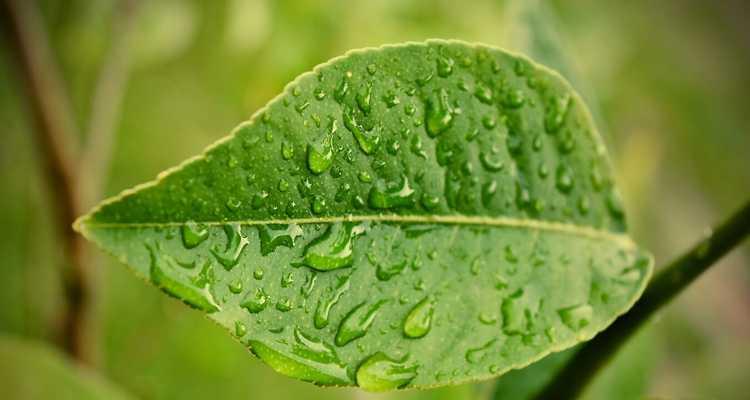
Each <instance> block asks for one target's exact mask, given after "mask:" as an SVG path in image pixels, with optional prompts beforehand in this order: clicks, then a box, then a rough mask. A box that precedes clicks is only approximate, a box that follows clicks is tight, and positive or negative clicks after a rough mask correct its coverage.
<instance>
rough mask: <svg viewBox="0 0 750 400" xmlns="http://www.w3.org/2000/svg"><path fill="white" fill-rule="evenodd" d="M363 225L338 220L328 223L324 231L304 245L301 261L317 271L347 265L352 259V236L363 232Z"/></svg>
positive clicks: (349, 264)
mask: <svg viewBox="0 0 750 400" xmlns="http://www.w3.org/2000/svg"><path fill="white" fill-rule="evenodd" d="M364 230H365V227H364V225H355V224H354V223H351V222H338V223H334V224H330V225H328V228H327V229H326V230H325V232H324V233H323V234H322V235H320V236H318V237H317V238H316V239H315V240H313V241H312V242H310V244H308V245H307V247H305V251H304V258H303V260H302V263H303V264H305V265H307V266H308V267H310V268H313V269H316V270H318V271H330V270H333V269H338V268H344V267H349V266H351V265H352V262H353V261H354V257H353V255H352V245H353V241H354V237H355V236H357V235H360V234H362V233H363V232H364Z"/></svg>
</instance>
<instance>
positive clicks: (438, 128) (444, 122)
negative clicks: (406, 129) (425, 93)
mask: <svg viewBox="0 0 750 400" xmlns="http://www.w3.org/2000/svg"><path fill="white" fill-rule="evenodd" d="M452 122H453V109H452V108H451V105H450V103H449V101H448V92H447V91H446V90H445V89H440V90H438V91H436V93H435V95H434V96H433V97H432V98H430V99H428V100H427V104H426V108H425V127H426V128H427V134H428V135H430V137H436V136H437V135H439V134H441V133H443V132H444V131H445V130H446V129H448V128H449V127H450V126H451V123H452Z"/></svg>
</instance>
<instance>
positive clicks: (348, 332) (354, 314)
mask: <svg viewBox="0 0 750 400" xmlns="http://www.w3.org/2000/svg"><path fill="white" fill-rule="evenodd" d="M385 302H386V301H385V300H381V301H378V302H376V303H374V304H372V305H370V306H369V307H368V306H367V302H363V303H361V304H359V305H358V306H356V307H354V308H353V309H352V310H351V311H349V313H348V314H347V315H346V317H344V320H343V321H341V325H339V329H338V331H336V338H335V340H334V342H335V343H336V346H344V345H345V344H347V343H349V342H351V341H352V340H356V339H359V338H361V337H362V336H365V334H367V331H368V330H369V329H370V326H371V325H372V323H373V322H374V321H375V317H376V316H377V315H378V311H379V310H380V307H381V306H382V305H383V304H385Z"/></svg>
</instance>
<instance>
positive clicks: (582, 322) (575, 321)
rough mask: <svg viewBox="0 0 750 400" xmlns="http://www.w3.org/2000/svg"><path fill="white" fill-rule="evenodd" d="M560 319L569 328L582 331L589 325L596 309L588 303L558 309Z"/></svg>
mask: <svg viewBox="0 0 750 400" xmlns="http://www.w3.org/2000/svg"><path fill="white" fill-rule="evenodd" d="M557 313H558V314H559V315H560V319H561V320H562V322H563V323H564V324H565V326H567V327H568V328H570V329H572V330H574V331H580V330H581V329H583V328H585V327H586V326H588V324H589V323H590V322H591V318H592V317H593V314H594V309H593V308H592V307H591V306H590V305H588V304H579V305H575V306H571V307H566V308H561V309H559V310H557Z"/></svg>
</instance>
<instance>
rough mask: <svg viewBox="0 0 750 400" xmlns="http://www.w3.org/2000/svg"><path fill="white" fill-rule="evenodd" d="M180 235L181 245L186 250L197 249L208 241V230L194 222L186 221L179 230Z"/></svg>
mask: <svg viewBox="0 0 750 400" xmlns="http://www.w3.org/2000/svg"><path fill="white" fill-rule="evenodd" d="M180 232H181V233H182V244H183V245H184V246H185V248H186V249H192V248H195V247H198V245H200V244H201V243H203V242H204V241H205V240H206V239H208V229H206V227H204V226H202V225H199V224H197V223H196V222H194V221H188V222H186V223H185V225H182V228H181V229H180Z"/></svg>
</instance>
